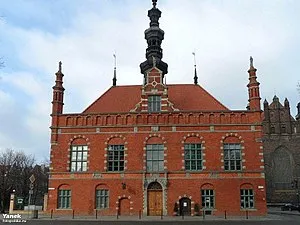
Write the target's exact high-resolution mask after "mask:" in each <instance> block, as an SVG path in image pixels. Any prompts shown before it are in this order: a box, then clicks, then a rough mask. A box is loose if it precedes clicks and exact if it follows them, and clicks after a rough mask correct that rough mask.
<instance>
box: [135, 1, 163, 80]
mask: <svg viewBox="0 0 300 225" xmlns="http://www.w3.org/2000/svg"><path fill="white" fill-rule="evenodd" d="M152 3H153V8H152V9H150V10H149V11H148V17H149V18H150V27H149V28H148V29H146V30H145V39H146V40H147V44H148V47H147V49H146V59H147V60H146V61H144V62H142V63H141V64H140V68H141V73H142V74H145V73H146V71H148V70H149V69H151V68H152V67H153V65H155V66H156V67H157V68H158V69H159V70H161V71H162V73H163V77H164V74H167V73H168V64H167V63H165V62H163V61H162V60H161V59H162V57H163V53H162V48H161V43H162V40H163V39H164V34H165V33H164V31H163V30H162V29H160V28H159V22H158V20H159V18H160V16H161V11H160V10H159V9H158V8H156V4H157V0H152Z"/></svg>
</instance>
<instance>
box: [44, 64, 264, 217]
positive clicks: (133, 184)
mask: <svg viewBox="0 0 300 225" xmlns="http://www.w3.org/2000/svg"><path fill="white" fill-rule="evenodd" d="M153 60H154V59H153ZM255 72H256V69H254V67H253V65H252V62H251V67H250V70H249V75H250V76H249V80H250V82H249V85H248V90H249V103H250V104H249V109H248V110H239V111H232V110H229V109H227V108H226V107H225V106H223V105H222V104H221V103H220V102H218V101H217V100H216V99H215V98H213V97H212V96H211V95H210V94H209V93H207V92H206V91H205V90H204V89H203V88H202V87H201V86H199V85H197V84H194V85H191V84H188V85H183V84H181V85H166V84H164V83H163V75H164V74H163V73H162V71H161V70H160V69H159V68H157V67H156V65H155V62H153V66H152V68H151V69H149V70H147V72H146V73H145V77H146V82H145V84H144V85H142V86H137V85H136V86H113V87H111V88H110V89H109V90H108V91H107V92H105V93H104V94H103V95H102V96H101V97H100V98H99V99H97V100H96V101H95V102H94V103H93V104H91V106H89V107H88V108H87V109H86V110H85V111H84V112H83V113H79V114H63V92H64V89H63V87H62V77H63V74H62V72H61V67H60V69H59V71H58V73H56V79H57V80H56V85H55V86H54V87H53V89H54V94H53V102H52V105H53V112H52V115H51V116H52V126H51V155H50V159H51V168H50V181H49V201H48V210H54V212H55V213H61V214H71V213H72V210H75V213H76V214H83V215H91V214H94V213H95V210H98V213H99V214H101V215H116V214H120V215H138V213H139V212H142V213H143V214H144V215H160V214H163V215H173V214H174V207H178V208H179V211H178V213H179V214H180V213H182V212H181V211H180V209H181V208H184V210H185V214H188V215H195V214H197V212H196V211H197V208H199V209H200V211H202V209H206V210H207V211H209V212H210V213H212V214H213V215H224V213H225V211H226V212H227V214H228V215H231V216H233V215H236V216H237V215H245V211H248V212H249V215H265V214H266V199H265V198H266V196H265V178H264V160H263V147H262V140H261V138H262V126H261V110H260V98H259V83H258V82H257V81H256V75H255ZM245 91H246V88H245ZM154 95H155V96H160V103H159V104H160V110H159V112H149V108H150V106H149V104H150V103H149V101H150V100H149V96H154ZM189 144H190V145H191V146H194V147H195V146H196V145H197V146H201V151H198V152H199V155H201V159H199V158H198V159H197V160H198V161H197V160H196V161H195V162H196V163H199V164H197V165H198V166H199V165H201V166H200V168H199V167H198V169H195V168H194V167H192V166H191V167H190V169H189V168H187V165H188V162H187V161H188V160H187V155H188V154H191V155H193V154H195V153H194V152H195V151H194V150H191V151H190V152H189V153H187V152H188V150H187V149H186V148H188V147H186V146H188V145H189ZM148 145H151V146H158V145H159V146H163V147H162V149H161V150H160V152H157V154H161V155H160V156H159V157H161V158H159V160H158V159H157V161H156V159H155V160H154V154H156V153H154V152H153V153H151V154H153V156H151V157H153V162H152V161H151V159H152V158H151V157H150V156H148V152H149V151H150V150H149V149H148V147H147V146H148ZM72 146H85V147H86V149H87V158H86V159H83V160H82V161H80V162H79V164H80V163H81V164H80V166H81V167H80V168H84V169H82V170H83V171H72V170H73V167H74V166H73V162H75V163H76V162H77V163H78V161H76V160H75V161H74V159H73V158H72V151H74V150H72ZM110 146H122V147H123V150H122V151H123V153H122V154H123V155H122V156H121V157H120V158H118V160H117V161H113V162H115V163H117V164H118V163H120V161H122V163H124V164H122V166H121V169H120V171H110V170H111V169H110V167H111V165H113V166H114V165H115V164H114V163H112V164H110V162H109V161H110V160H114V159H110V158H109V157H110V154H111V149H110ZM224 146H238V148H240V155H241V160H240V161H241V168H240V169H239V168H237V169H232V170H230V171H229V170H228V169H226V168H225V167H226V166H225V161H226V162H227V161H228V159H227V158H226V159H225V153H224V152H225V150H224ZM80 148H81V147H80ZM76 154H77V157H78V154H79V153H76ZM80 154H84V153H80ZM114 154H115V153H114ZM120 154H121V153H120ZM197 154H198V153H197ZM113 157H115V156H113ZM191 157H196V156H195V155H193V156H191ZM197 157H198V156H197ZM199 157H200V156H199ZM230 157H231V155H230ZM236 157H237V156H236ZM191 161H192V160H191ZM82 162H83V164H82ZM147 163H152V164H151V166H150V167H153V168H156V166H157V165H158V167H157V168H159V169H153V168H152V170H151V171H149V168H150V167H148V166H147V165H148V164H147ZM192 163H193V162H191V165H192ZM74 165H76V164H74ZM118 165H121V164H118ZM85 166H86V167H85ZM74 168H75V167H74ZM76 168H77V167H76ZM191 168H192V169H191ZM77 170H78V168H77ZM79 170H80V169H79ZM61 190H67V191H70V192H68V194H69V197H67V198H65V200H66V199H68V200H66V201H68V202H69V203H68V204H69V205H68V204H67V203H66V204H67V205H64V204H63V203H61V201H62V198H59V197H58V195H59V193H62V192H61ZM97 190H105V191H107V192H105V193H106V200H105V203H104V202H103V201H102V203H101V204H103V205H102V206H99V207H98V209H96V208H97V203H96V202H97V200H96V195H97V193H100V192H98V191H97ZM202 190H212V192H210V193H213V194H212V196H210V197H211V198H210V197H205V196H204V194H203V193H204V192H203V191H202ZM242 190H251V194H250V195H251V197H249V196H248V197H249V198H247V197H246V199H248V200H244V201H243V202H242V203H245V204H246V205H244V206H241V205H242V203H241V198H242V197H241V193H242ZM103 193H104V192H103ZM205 193H206V192H205ZM207 193H208V192H207ZM243 193H244V192H243ZM245 193H246V195H249V193H250V192H249V193H248V192H245ZM245 193H244V194H245ZM247 193H248V194H247ZM204 197H205V198H204ZM103 199H104V198H103ZM250 199H251V200H250ZM204 201H205V202H207V204H210V206H206V207H202V206H203V205H205V204H206V203H205V202H204ZM246 202H247V203H246ZM250 202H251V203H250ZM176 203H177V204H176ZM247 204H250V205H247Z"/></svg>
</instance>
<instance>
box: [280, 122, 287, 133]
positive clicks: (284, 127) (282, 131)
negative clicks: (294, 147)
mask: <svg viewBox="0 0 300 225" xmlns="http://www.w3.org/2000/svg"><path fill="white" fill-rule="evenodd" d="M281 133H282V134H285V133H286V126H285V124H282V125H281Z"/></svg>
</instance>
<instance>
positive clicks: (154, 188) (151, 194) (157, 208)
mask: <svg viewBox="0 0 300 225" xmlns="http://www.w3.org/2000/svg"><path fill="white" fill-rule="evenodd" d="M147 195H148V204H147V209H148V213H147V214H148V216H160V215H161V214H162V210H163V201H162V200H163V198H162V197H163V196H162V186H161V185H160V184H159V183H158V182H152V183H150V184H149V186H148V189H147Z"/></svg>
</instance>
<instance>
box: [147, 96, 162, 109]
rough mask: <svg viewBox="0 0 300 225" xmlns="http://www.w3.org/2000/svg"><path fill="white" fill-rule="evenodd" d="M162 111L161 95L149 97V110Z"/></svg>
mask: <svg viewBox="0 0 300 225" xmlns="http://www.w3.org/2000/svg"><path fill="white" fill-rule="evenodd" d="M160 111H161V96H159V95H151V96H149V97H148V112H160Z"/></svg>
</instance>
